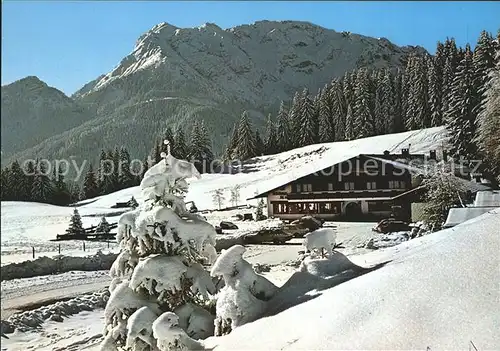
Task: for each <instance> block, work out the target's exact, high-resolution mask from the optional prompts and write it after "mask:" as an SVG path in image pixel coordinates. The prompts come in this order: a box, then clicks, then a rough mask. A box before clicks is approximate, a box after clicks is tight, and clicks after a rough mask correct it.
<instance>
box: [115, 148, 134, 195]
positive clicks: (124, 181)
mask: <svg viewBox="0 0 500 351" xmlns="http://www.w3.org/2000/svg"><path fill="white" fill-rule="evenodd" d="M118 184H119V186H118V187H119V189H124V188H129V187H131V186H134V184H135V179H134V176H133V175H132V171H131V169H130V154H129V153H128V151H127V149H126V148H124V147H122V148H121V149H120V168H119V172H118Z"/></svg>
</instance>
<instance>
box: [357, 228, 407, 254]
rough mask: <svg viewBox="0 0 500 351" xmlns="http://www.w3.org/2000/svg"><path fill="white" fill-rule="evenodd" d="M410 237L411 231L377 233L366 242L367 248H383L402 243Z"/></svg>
mask: <svg viewBox="0 0 500 351" xmlns="http://www.w3.org/2000/svg"><path fill="white" fill-rule="evenodd" d="M409 239H410V233H409V232H395V233H388V234H377V235H376V236H374V237H372V238H370V240H368V241H367V242H366V244H365V246H364V247H365V248H367V249H370V250H377V249H382V248H384V247H392V246H396V245H399V244H401V243H402V242H405V241H408V240H409Z"/></svg>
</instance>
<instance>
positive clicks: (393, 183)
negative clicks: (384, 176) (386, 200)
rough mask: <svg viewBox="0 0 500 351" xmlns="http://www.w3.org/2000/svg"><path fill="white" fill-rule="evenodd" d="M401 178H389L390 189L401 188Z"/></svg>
mask: <svg viewBox="0 0 500 351" xmlns="http://www.w3.org/2000/svg"><path fill="white" fill-rule="evenodd" d="M399 186H400V185H399V180H389V189H400V187H399Z"/></svg>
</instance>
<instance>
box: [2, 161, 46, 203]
mask: <svg viewBox="0 0 500 351" xmlns="http://www.w3.org/2000/svg"><path fill="white" fill-rule="evenodd" d="M47 179H48V177H47ZM8 187H9V189H10V193H11V194H12V200H16V201H28V200H30V198H32V196H30V195H31V194H29V193H28V191H29V188H28V187H27V184H26V176H25V175H24V172H23V169H22V168H21V166H20V165H19V162H18V161H17V160H15V161H14V162H12V164H11V165H10V170H9V186H8ZM47 200H48V199H46V200H45V201H39V200H33V201H38V202H47Z"/></svg>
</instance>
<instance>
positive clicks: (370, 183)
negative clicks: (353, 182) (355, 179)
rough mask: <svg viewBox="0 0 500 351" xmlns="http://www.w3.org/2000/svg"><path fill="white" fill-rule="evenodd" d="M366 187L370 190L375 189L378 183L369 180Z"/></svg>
mask: <svg viewBox="0 0 500 351" xmlns="http://www.w3.org/2000/svg"><path fill="white" fill-rule="evenodd" d="M366 189H368V190H375V189H377V183H376V182H368V183H366Z"/></svg>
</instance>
